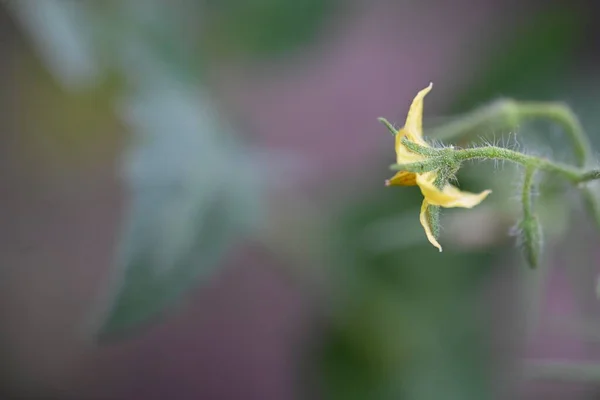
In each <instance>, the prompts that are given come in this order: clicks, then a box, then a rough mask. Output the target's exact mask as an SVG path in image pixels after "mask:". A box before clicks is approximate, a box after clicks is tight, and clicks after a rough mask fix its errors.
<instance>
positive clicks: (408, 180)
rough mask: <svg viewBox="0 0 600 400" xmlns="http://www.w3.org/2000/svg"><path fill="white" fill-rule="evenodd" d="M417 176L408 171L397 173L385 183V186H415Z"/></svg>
mask: <svg viewBox="0 0 600 400" xmlns="http://www.w3.org/2000/svg"><path fill="white" fill-rule="evenodd" d="M416 184H417V174H415V173H414V172H408V171H398V172H397V173H396V175H394V176H393V177H391V178H390V179H388V180H387V181H385V185H386V186H415V185H416Z"/></svg>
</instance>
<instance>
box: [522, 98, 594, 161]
mask: <svg viewBox="0 0 600 400" xmlns="http://www.w3.org/2000/svg"><path fill="white" fill-rule="evenodd" d="M516 111H517V115H518V119H519V120H520V121H521V120H525V119H535V118H538V119H548V120H550V121H553V122H555V123H556V124H558V125H560V126H561V127H562V128H563V129H564V131H565V133H566V134H567V135H568V136H569V139H570V140H571V143H572V144H573V151H574V152H575V159H576V160H577V165H578V166H579V167H585V166H586V165H587V163H588V161H589V160H590V158H591V156H592V153H591V149H592V147H591V144H590V141H589V139H588V137H587V135H586V134H585V131H584V130H583V127H582V126H581V123H580V122H579V119H578V118H577V116H576V115H575V113H573V111H572V110H571V109H570V107H569V106H568V105H566V104H562V103H548V102H519V103H517V105H516Z"/></svg>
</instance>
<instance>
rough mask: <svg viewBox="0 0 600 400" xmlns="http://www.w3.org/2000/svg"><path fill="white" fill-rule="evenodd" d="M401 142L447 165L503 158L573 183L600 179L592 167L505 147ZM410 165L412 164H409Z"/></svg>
mask: <svg viewBox="0 0 600 400" xmlns="http://www.w3.org/2000/svg"><path fill="white" fill-rule="evenodd" d="M402 143H403V144H404V145H405V146H406V147H407V148H408V149H409V150H411V151H413V152H415V153H417V154H422V155H424V156H429V157H435V158H436V161H438V160H440V161H441V162H443V163H445V164H448V165H455V164H457V163H461V162H464V161H468V160H477V159H479V160H504V161H510V162H514V163H517V164H521V165H523V166H525V167H531V168H534V169H540V170H544V171H547V172H551V173H555V174H557V175H560V176H562V177H563V178H565V179H567V180H568V181H570V182H571V183H573V184H580V183H584V182H588V181H593V180H597V179H600V170H598V169H593V170H589V171H584V170H581V169H578V168H574V167H571V166H569V165H566V164H562V163H555V162H552V161H550V160H548V159H546V158H541V157H536V156H531V155H528V154H523V153H519V152H518V151H514V150H510V149H505V148H503V147H497V146H485V147H473V148H468V149H459V150H457V149H454V148H439V149H436V148H433V147H424V146H420V145H418V144H416V143H413V142H411V141H409V140H408V139H406V138H404V139H402ZM409 165H412V164H409ZM392 168H394V169H396V168H399V166H397V164H395V165H392Z"/></svg>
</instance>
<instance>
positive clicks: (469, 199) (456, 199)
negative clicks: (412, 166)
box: [416, 172, 492, 208]
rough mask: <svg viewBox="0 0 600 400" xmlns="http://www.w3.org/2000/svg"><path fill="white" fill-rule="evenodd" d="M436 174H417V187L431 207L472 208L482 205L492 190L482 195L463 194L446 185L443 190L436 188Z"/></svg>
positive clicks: (485, 191)
mask: <svg viewBox="0 0 600 400" xmlns="http://www.w3.org/2000/svg"><path fill="white" fill-rule="evenodd" d="M435 178H436V174H434V173H431V172H428V173H425V174H417V179H416V180H417V185H419V188H420V189H421V193H423V197H425V199H426V200H427V202H428V203H429V204H431V205H435V206H441V207H446V208H452V207H462V208H472V207H475V206H476V205H477V204H479V203H481V202H482V201H483V199H485V198H486V197H487V196H488V195H489V194H490V193H492V191H491V190H484V191H483V192H481V193H469V192H462V191H460V190H459V189H458V188H457V187H455V186H453V185H450V184H446V186H445V187H444V189H443V190H440V189H438V188H437V187H435V185H434V184H433V182H434V181H435Z"/></svg>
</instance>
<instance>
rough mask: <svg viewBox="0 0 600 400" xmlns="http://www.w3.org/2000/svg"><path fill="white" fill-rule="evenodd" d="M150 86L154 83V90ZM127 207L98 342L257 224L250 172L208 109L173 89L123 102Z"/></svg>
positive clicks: (158, 302)
mask: <svg viewBox="0 0 600 400" xmlns="http://www.w3.org/2000/svg"><path fill="white" fill-rule="evenodd" d="M155 82H156V81H155ZM124 117H125V120H126V121H127V122H128V123H129V125H130V126H131V127H132V128H133V130H134V133H135V134H136V136H135V140H134V142H133V143H132V147H131V151H130V152H129V153H128V154H126V158H125V167H126V168H125V171H126V174H125V180H126V183H127V184H128V187H129V188H130V191H131V203H130V207H129V212H128V219H127V221H126V226H125V231H124V233H123V237H122V248H121V252H120V255H119V258H118V260H117V270H116V271H115V276H114V285H113V288H112V289H113V291H112V292H111V293H110V296H109V298H110V299H111V300H110V306H109V310H108V311H109V313H108V316H107V317H106V320H105V321H104V323H103V326H102V328H101V334H108V333H112V332H115V331H122V330H124V329H127V328H130V327H132V326H135V325H137V324H139V323H142V322H145V321H147V320H148V319H150V318H151V317H153V316H154V315H156V314H158V313H159V312H160V311H162V310H163V309H164V307H165V306H166V305H168V304H169V303H171V302H173V301H174V300H176V299H177V298H178V297H179V296H180V295H181V294H182V293H183V292H184V291H185V290H186V289H187V288H189V287H190V286H191V285H192V284H194V283H195V282H196V278H198V277H199V276H206V275H207V274H208V273H210V272H211V271H212V269H213V268H214V267H215V266H216V265H218V262H219V261H220V259H221V256H222V255H223V254H224V252H225V250H227V249H229V246H230V245H231V243H232V241H233V240H234V239H236V238H237V237H238V235H239V234H240V233H242V232H245V231H246V230H247V229H248V228H251V227H252V226H253V224H254V223H255V222H256V221H257V218H258V216H259V211H260V210H259V205H258V193H259V191H260V181H259V180H258V175H257V174H256V172H257V168H256V165H253V163H254V161H253V160H252V158H251V157H249V154H248V153H247V152H244V149H243V148H241V147H239V146H237V145H236V143H235V141H233V140H232V138H231V137H229V139H228V136H227V132H226V130H225V128H224V126H223V124H222V123H221V122H220V120H219V117H218V115H217V114H216V112H215V110H214V109H213V107H212V104H211V103H210V102H209V101H208V99H206V98H205V97H203V96H202V94H201V93H198V92H197V91H192V90H189V89H185V88H183V87H179V88H178V89H177V84H176V83H174V82H168V83H165V84H164V86H160V85H155V87H151V86H146V87H145V90H144V91H142V92H141V94H139V95H137V96H132V97H130V98H128V100H127V102H125V107H124Z"/></svg>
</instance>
